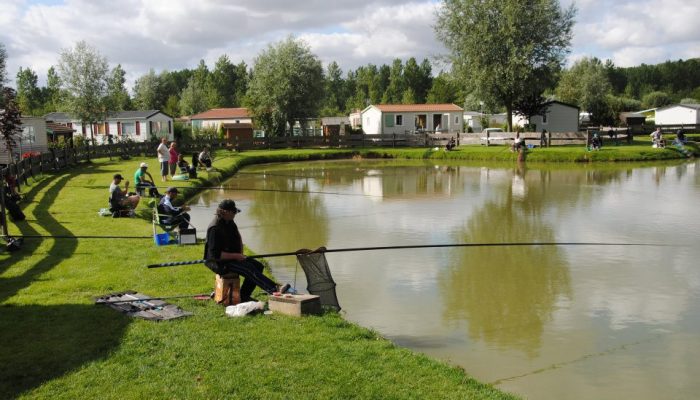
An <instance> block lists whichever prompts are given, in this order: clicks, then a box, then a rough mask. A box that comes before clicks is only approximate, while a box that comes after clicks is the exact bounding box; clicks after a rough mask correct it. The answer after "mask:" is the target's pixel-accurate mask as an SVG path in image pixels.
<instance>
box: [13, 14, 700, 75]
mask: <svg viewBox="0 0 700 400" xmlns="http://www.w3.org/2000/svg"><path fill="white" fill-rule="evenodd" d="M572 1H573V0H563V1H562V4H563V5H564V6H567V5H568V4H570V3H571V2H572ZM576 6H577V7H578V8H579V13H578V16H577V24H576V25H575V27H574V33H575V36H574V41H573V49H572V56H571V57H570V60H571V59H576V58H580V57H583V56H597V57H599V58H602V59H606V58H612V59H613V61H614V62H615V63H616V64H617V65H620V66H627V65H635V64H638V63H640V62H645V63H655V62H662V61H664V60H666V59H674V60H675V59H679V58H690V57H698V56H700V24H697V23H696V22H697V21H698V20H699V19H700V3H698V2H690V1H684V0H668V1H661V0H638V1H631V0H625V1H622V2H616V1H614V0H578V1H576ZM436 7H439V1H437V0H414V1H405V0H337V1H332V2H329V1H326V0H309V1H303V2H293V3H290V2H289V1H287V0H266V1H259V0H237V1H235V2H230V1H225V0H198V1H195V2H193V1H190V0H120V1H111V0H64V1H61V0H51V1H44V0H3V5H2V7H0V26H2V27H3V29H0V41H1V42H2V43H4V44H5V46H6V47H7V50H8V54H9V59H8V71H9V73H10V77H11V78H13V75H14V73H15V72H16V71H17V70H18V69H19V67H20V66H23V67H30V68H32V69H34V70H35V71H36V72H37V74H38V75H39V78H40V80H41V81H43V80H45V75H46V71H47V70H48V68H49V67H50V66H51V65H54V64H56V63H57V61H58V58H59V52H60V50H61V49H63V48H68V47H72V46H73V45H74V44H75V43H76V42H78V41H80V40H86V41H87V42H88V43H90V44H91V45H93V46H94V47H96V48H97V49H98V50H99V51H100V52H101V53H102V54H103V55H105V56H106V57H107V58H108V59H109V61H110V63H111V64H112V65H116V64H122V66H124V68H125V69H126V70H127V73H128V76H129V77H130V79H131V81H130V83H133V78H135V77H138V76H140V75H142V74H144V73H146V72H147V71H148V70H149V69H150V68H153V69H155V70H156V71H161V70H164V69H168V70H177V69H182V68H193V67H195V66H196V64H197V63H198V61H199V60H200V59H204V60H205V61H206V62H207V63H208V64H209V65H213V63H214V61H215V60H216V59H217V58H218V57H219V56H220V55H222V54H227V55H228V56H229V58H230V59H231V60H232V61H233V62H235V63H238V62H240V61H245V62H246V63H248V65H252V63H253V60H254V58H255V56H256V55H257V54H258V53H259V52H260V51H261V50H263V49H265V48H266V47H267V45H268V44H269V43H273V42H276V41H279V40H282V39H284V38H285V37H286V36H288V35H290V34H294V35H296V36H298V37H300V38H302V39H304V40H305V41H307V43H309V45H310V47H311V49H312V51H314V52H315V53H316V54H317V55H318V56H319V58H320V59H321V60H322V61H323V62H324V63H326V64H327V63H328V62H330V61H337V62H338V63H339V64H340V66H341V68H343V70H345V71H347V70H348V69H351V68H356V67H357V66H359V65H365V64H367V63H373V64H376V65H381V64H385V63H390V62H391V60H393V59H394V58H397V57H398V58H402V59H406V58H408V57H415V58H416V59H417V60H418V61H419V62H420V61H421V60H422V59H423V58H429V59H431V60H435V57H437V56H439V55H441V54H444V52H445V50H444V47H443V46H442V44H441V43H440V42H439V41H438V40H437V39H436V38H435V34H434V29H433V25H434V23H435V18H434V16H435V8H436ZM8 26H10V27H13V29H5V27H8ZM434 69H437V68H434Z"/></svg>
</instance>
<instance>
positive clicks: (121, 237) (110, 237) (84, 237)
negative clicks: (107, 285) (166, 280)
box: [0, 235, 153, 239]
mask: <svg viewBox="0 0 700 400" xmlns="http://www.w3.org/2000/svg"><path fill="white" fill-rule="evenodd" d="M0 237H13V238H25V239H153V236H98V235H0Z"/></svg>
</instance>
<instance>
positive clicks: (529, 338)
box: [439, 168, 571, 357]
mask: <svg viewBox="0 0 700 400" xmlns="http://www.w3.org/2000/svg"><path fill="white" fill-rule="evenodd" d="M525 175H526V170H525V169H524V168H516V169H515V171H514V173H513V178H512V184H511V185H510V187H509V190H508V191H506V192H505V193H506V195H505V196H502V197H499V198H497V199H494V200H492V201H489V202H487V203H486V204H483V205H481V206H477V208H476V211H475V212H474V213H473V214H472V217H471V219H470V220H469V221H468V222H467V223H466V225H465V226H464V228H463V230H461V231H456V232H454V238H455V242H458V243H513V242H528V241H529V242H554V241H556V236H555V234H554V230H553V228H552V227H551V226H550V225H549V224H548V223H547V222H546V220H545V219H544V218H543V214H544V213H543V212H542V211H543V209H544V208H545V206H546V204H547V202H546V201H545V200H546V199H547V186H548V182H549V181H550V180H549V179H548V178H549V174H548V173H545V174H541V175H540V174H533V177H534V178H535V179H528V180H526V179H525ZM537 178H539V179H537ZM530 187H532V190H530ZM525 200H527V201H525ZM449 265H450V268H449V269H448V270H446V271H445V272H444V274H443V276H442V277H441V278H440V281H439V284H440V289H441V293H443V294H444V297H445V301H444V311H443V317H444V318H445V320H446V321H454V320H464V321H468V325H467V329H468V333H469V336H470V338H471V339H472V340H484V341H486V342H488V343H490V344H492V345H495V346H497V347H501V348H517V349H519V350H520V351H522V352H524V353H526V354H528V355H529V356H531V357H532V356H535V355H536V354H537V352H538V351H539V349H540V346H541V338H542V332H543V329H544V324H545V323H546V322H548V321H549V320H550V319H551V314H552V312H553V309H554V307H555V305H556V304H557V302H559V301H561V300H562V298H570V296H571V285H570V277H569V270H568V265H567V262H566V260H565V258H564V257H563V256H562V255H561V252H560V250H559V249H558V248H544V247H537V246H532V247H522V246H515V247H510V248H507V249H503V248H492V247H480V248H458V249H455V250H454V251H453V252H452V254H451V257H450V262H449Z"/></svg>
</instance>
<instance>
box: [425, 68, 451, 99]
mask: <svg viewBox="0 0 700 400" xmlns="http://www.w3.org/2000/svg"><path fill="white" fill-rule="evenodd" d="M457 92H458V89H457V82H456V81H455V79H454V78H453V77H452V76H451V75H450V74H447V73H446V72H440V74H439V75H438V76H436V77H435V78H434V79H433V85H432V87H431V88H430V90H429V91H428V96H427V99H426V101H427V102H428V103H429V104H445V103H458V102H459V101H457V100H458V98H457Z"/></svg>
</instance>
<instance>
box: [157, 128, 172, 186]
mask: <svg viewBox="0 0 700 400" xmlns="http://www.w3.org/2000/svg"><path fill="white" fill-rule="evenodd" d="M167 143H168V139H167V138H162V139H161V140H160V145H158V149H157V150H156V151H157V152H158V162H159V163H160V175H161V178H162V179H163V182H165V181H167V180H168V173H169V172H170V169H169V167H168V163H169V162H170V149H168V144H167Z"/></svg>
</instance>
